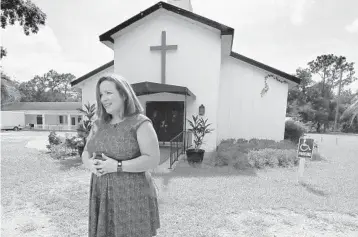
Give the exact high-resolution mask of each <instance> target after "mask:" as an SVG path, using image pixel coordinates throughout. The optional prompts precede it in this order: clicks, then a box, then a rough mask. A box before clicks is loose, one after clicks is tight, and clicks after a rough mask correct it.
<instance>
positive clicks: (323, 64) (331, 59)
mask: <svg viewBox="0 0 358 237" xmlns="http://www.w3.org/2000/svg"><path fill="white" fill-rule="evenodd" d="M336 60H337V56H335V55H333V54H327V55H321V56H318V57H317V58H316V59H315V60H313V61H311V62H309V63H308V66H309V67H310V70H311V72H312V73H314V74H318V75H320V77H321V78H322V84H321V86H322V88H321V95H322V97H326V93H327V91H326V90H327V88H328V86H327V84H328V83H327V81H329V80H330V81H334V78H336V77H337V75H336V73H335V70H334V63H335V62H336Z"/></svg>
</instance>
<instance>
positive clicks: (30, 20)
mask: <svg viewBox="0 0 358 237" xmlns="http://www.w3.org/2000/svg"><path fill="white" fill-rule="evenodd" d="M16 22H17V23H19V24H20V25H21V26H22V27H23V30H24V34H25V35H30V33H33V34H36V33H37V32H38V31H39V26H40V25H45V22H46V14H45V13H43V12H42V11H41V9H40V8H38V7H37V6H36V5H35V4H34V3H32V2H31V1H30V0H26V1H24V0H2V1H1V27H2V28H3V29H5V28H6V26H7V25H14V24H15V23H16ZM6 53H7V52H6V49H4V48H3V47H2V46H1V58H3V57H4V56H6Z"/></svg>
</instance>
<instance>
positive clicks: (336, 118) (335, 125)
mask: <svg viewBox="0 0 358 237" xmlns="http://www.w3.org/2000/svg"><path fill="white" fill-rule="evenodd" d="M342 76H343V70H341V75H340V78H339V87H338V96H337V106H336V116H335V118H334V131H337V127H338V114H339V102H340V97H341V90H342Z"/></svg>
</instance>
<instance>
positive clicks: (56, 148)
mask: <svg viewBox="0 0 358 237" xmlns="http://www.w3.org/2000/svg"><path fill="white" fill-rule="evenodd" d="M49 150H50V155H51V157H52V158H55V159H63V158H65V157H68V156H74V155H76V154H77V152H76V151H75V150H73V149H69V148H68V147H67V146H66V144H64V143H60V144H58V145H52V146H50V147H49Z"/></svg>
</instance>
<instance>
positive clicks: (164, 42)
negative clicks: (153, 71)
mask: <svg viewBox="0 0 358 237" xmlns="http://www.w3.org/2000/svg"><path fill="white" fill-rule="evenodd" d="M175 49H178V45H167V37H166V32H165V31H162V43H161V45H159V46H150V50H152V51H155V50H160V52H161V64H162V70H161V77H162V84H165V65H166V52H167V50H175Z"/></svg>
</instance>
